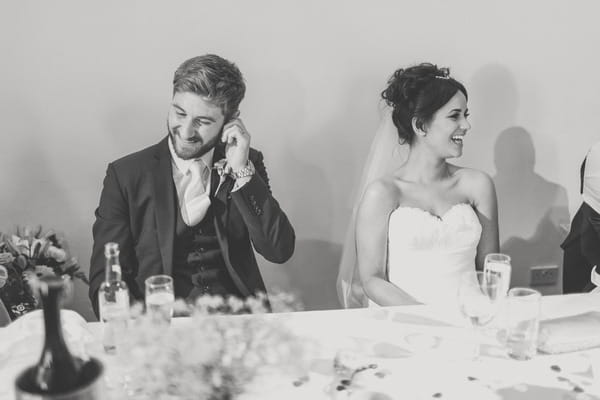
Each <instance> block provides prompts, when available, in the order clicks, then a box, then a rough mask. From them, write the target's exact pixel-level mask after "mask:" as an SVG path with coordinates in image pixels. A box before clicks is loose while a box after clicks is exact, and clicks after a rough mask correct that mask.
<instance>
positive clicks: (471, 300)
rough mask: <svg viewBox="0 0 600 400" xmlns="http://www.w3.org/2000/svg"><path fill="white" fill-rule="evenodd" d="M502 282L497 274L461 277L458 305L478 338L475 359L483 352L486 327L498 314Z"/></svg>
mask: <svg viewBox="0 0 600 400" xmlns="http://www.w3.org/2000/svg"><path fill="white" fill-rule="evenodd" d="M502 288H503V285H502V282H501V281H500V276H499V275H497V274H490V273H487V272H484V271H468V272H465V273H464V274H463V275H462V276H461V280H460V283H459V286H458V304H459V306H460V310H461V312H462V314H463V315H464V316H465V317H466V318H468V319H469V321H470V322H471V326H472V327H473V333H474V336H475V338H476V343H475V359H477V358H478V357H479V355H480V352H481V348H480V347H481V346H480V343H479V342H480V338H481V336H482V335H481V331H482V328H483V327H484V326H486V325H487V324H489V323H490V322H491V321H492V320H493V319H494V316H495V315H496V313H497V312H498V305H499V302H500V300H501V299H502V298H503V296H502Z"/></svg>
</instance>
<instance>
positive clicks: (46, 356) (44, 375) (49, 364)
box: [31, 277, 82, 394]
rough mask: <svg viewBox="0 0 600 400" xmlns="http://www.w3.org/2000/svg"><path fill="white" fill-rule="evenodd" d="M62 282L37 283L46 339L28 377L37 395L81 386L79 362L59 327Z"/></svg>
mask: <svg viewBox="0 0 600 400" xmlns="http://www.w3.org/2000/svg"><path fill="white" fill-rule="evenodd" d="M63 285H64V282H63V280H62V279H61V278H59V277H47V278H42V279H40V288H39V291H40V295H41V298H42V304H43V308H44V326H45V329H46V338H45V340H44V348H43V350H42V356H41V357H40V361H39V362H38V364H37V365H36V366H35V367H34V370H33V371H32V376H31V378H32V379H31V381H32V382H31V383H32V385H33V388H32V389H33V391H34V392H37V393H47V394H55V393H65V392H68V391H71V390H73V389H75V388H76V387H77V386H78V385H79V383H80V376H79V375H80V372H81V367H82V361H81V359H79V358H76V357H73V355H71V353H70V352H69V349H68V348H67V345H66V343H65V340H64V337H63V332H62V327H61V323H60V300H61V296H62V293H63V288H64V286H63Z"/></svg>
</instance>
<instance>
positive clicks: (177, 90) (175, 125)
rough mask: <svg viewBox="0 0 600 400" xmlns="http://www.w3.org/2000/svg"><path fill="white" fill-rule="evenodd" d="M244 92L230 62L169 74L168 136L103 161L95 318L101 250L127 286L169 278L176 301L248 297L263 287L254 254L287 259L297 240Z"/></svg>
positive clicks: (212, 61) (137, 294) (93, 283)
mask: <svg viewBox="0 0 600 400" xmlns="http://www.w3.org/2000/svg"><path fill="white" fill-rule="evenodd" d="M245 91H246V86H245V83H244V80H243V77H242V74H241V72H240V71H239V69H238V68H237V67H236V65H235V64H233V63H231V62H229V61H227V60H225V59H223V58H221V57H219V56H216V55H211V54H209V55H204V56H199V57H194V58H192V59H189V60H187V61H185V62H184V63H183V64H181V66H180V67H179V68H178V69H177V71H175V76H174V78H173V98H172V101H171V106H170V109H169V113H168V119H167V128H168V135H167V137H165V138H164V139H163V140H161V141H160V142H159V143H157V144H155V145H153V146H150V147H147V148H145V149H143V150H141V151H139V152H136V153H133V154H130V155H128V156H125V157H123V158H121V159H119V160H117V161H114V162H112V163H110V164H109V165H108V169H107V171H106V177H105V178H104V187H103V189H102V194H101V196H100V204H99V206H98V208H97V209H96V221H95V223H94V226H93V236H94V245H93V249H92V258H91V264H90V288H89V296H90V299H91V301H92V305H93V308H94V312H95V313H96V316H98V288H99V286H100V284H101V282H102V281H103V280H104V264H105V260H104V244H105V243H107V242H117V243H118V244H119V247H120V250H121V253H120V262H121V268H122V271H123V280H124V281H125V282H126V283H127V285H128V287H129V290H130V293H131V296H132V297H133V298H136V299H139V300H141V299H143V297H144V281H145V279H146V278H148V277H149V276H151V275H156V274H166V275H171V276H172V277H173V281H174V290H175V296H176V297H182V298H186V299H188V300H193V299H194V298H195V297H197V296H200V295H202V294H220V295H235V296H238V297H246V296H249V295H252V294H254V293H255V292H257V291H263V292H264V291H265V285H264V283H263V280H262V278H261V275H260V272H259V269H258V266H257V263H256V258H255V256H254V252H253V249H252V247H253V245H254V248H255V249H256V251H257V252H258V253H260V254H261V255H262V256H263V257H264V258H265V259H267V260H269V261H271V262H274V263H283V262H285V261H286V260H288V259H289V258H290V257H291V256H292V253H293V252H294V244H295V235H294V229H293V228H292V226H291V224H290V222H289V221H288V218H287V217H286V215H285V213H284V212H283V211H282V210H281V208H280V207H279V204H278V203H277V201H276V200H275V198H274V197H273V196H272V194H271V189H270V187H269V178H268V176H267V171H266V169H265V165H264V163H263V156H262V153H260V152H259V151H257V150H255V149H253V148H251V147H250V135H249V133H248V131H247V130H246V127H245V126H244V124H243V122H242V120H241V119H239V110H238V106H239V104H240V102H241V101H242V99H243V98H244V94H245Z"/></svg>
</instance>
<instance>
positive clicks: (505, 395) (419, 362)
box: [0, 293, 600, 400]
mask: <svg viewBox="0 0 600 400" xmlns="http://www.w3.org/2000/svg"><path fill="white" fill-rule="evenodd" d="M591 310H597V311H600V293H594V294H577V295H561V296H544V297H543V298H542V318H544V319H545V318H556V317H562V316H568V315H574V314H577V313H582V312H586V311H591ZM233 318H235V317H233ZM270 318H277V319H281V320H282V321H283V322H284V323H285V324H286V325H287V326H288V327H289V328H290V329H291V330H292V331H293V332H294V333H295V334H296V335H299V336H301V337H305V338H307V340H312V341H314V342H315V343H317V344H318V349H317V350H316V351H315V353H314V354H311V359H310V360H309V363H308V364H307V367H308V374H307V377H308V380H303V381H301V382H300V384H298V381H297V380H296V379H294V377H291V376H287V377H286V376H272V375H266V376H259V378H258V379H257V380H256V381H255V383H254V384H253V385H251V386H250V387H248V390H247V392H246V393H245V394H243V395H242V396H241V398H242V399H259V398H260V399H270V398H273V399H275V398H277V399H281V398H286V399H287V398H306V399H308V398H310V399H328V398H340V399H342V398H377V399H388V398H391V399H395V398H401V399H411V398H414V399H436V398H442V399H454V398H456V399H465V398H478V399H487V398H489V399H561V400H562V399H577V400H584V399H594V398H597V399H600V385H597V384H594V381H593V377H592V371H591V369H590V359H591V357H592V356H595V357H600V356H599V355H598V352H600V350H598V349H593V350H588V351H581V352H575V353H569V354H562V355H541V354H538V356H536V357H535V358H534V359H532V360H529V361H516V360H512V359H509V358H508V357H506V355H505V350H504V349H503V348H502V346H501V345H500V343H499V342H498V340H497V339H496V337H495V336H494V332H495V331H494V330H493V329H490V330H489V331H488V334H487V335H486V336H485V337H484V338H483V345H482V353H483V354H482V356H481V357H480V359H479V360H473V359H472V358H471V357H470V353H469V349H472V348H473V343H472V336H471V331H470V329H469V327H468V326H467V325H466V322H465V320H464V319H463V318H462V317H461V316H460V315H459V314H458V313H457V311H456V309H455V307H453V306H446V307H444V306H438V307H434V306H425V305H421V306H402V307H382V308H370V309H354V310H327V311H307V312H297V313H287V314H285V313H284V314H277V315H273V316H271V317H270ZM39 322H40V321H39ZM186 323H189V320H188V319H186V318H176V319H174V320H173V326H185V324H186ZM31 327H32V325H29V326H23V327H21V332H23V331H24V330H25V328H27V329H29V330H30V331H32V329H31ZM8 329H11V328H10V327H9V328H2V329H0V399H4V398H7V399H9V398H13V397H12V381H13V379H14V376H15V375H16V374H17V373H18V371H20V370H21V369H22V368H23V367H24V366H26V365H29V364H32V363H34V362H35V361H36V360H37V357H38V356H39V349H40V345H39V344H38V345H34V344H35V343H36V340H37V341H38V342H41V335H40V334H39V331H38V332H37V333H33V334H31V332H30V334H26V336H28V338H27V339H25V338H23V339H21V342H20V343H15V344H11V345H10V348H7V346H6V338H7V330H8ZM83 329H85V334H87V335H89V336H90V337H91V338H93V340H94V341H97V342H99V341H100V338H101V332H102V326H101V324H100V323H97V322H92V323H87V324H85V325H84V326H83ZM34 330H35V329H34ZM13 331H14V330H13ZM9 333H10V332H9ZM13 334H14V332H13ZM24 340H27V341H28V343H30V344H28V345H27V346H26V348H24V347H23V343H24V342H23V341H24ZM2 343H4V347H2ZM344 354H351V355H354V356H355V357H358V358H359V360H358V361H359V362H362V363H365V364H366V365H372V366H373V368H369V369H367V370H365V371H364V372H361V373H359V374H357V375H356V378H355V385H353V387H352V389H353V390H352V392H351V395H349V393H350V392H349V391H348V390H341V391H340V390H336V386H337V384H336V382H337V380H336V378H335V374H334V370H333V359H334V358H335V357H336V355H338V356H340V355H342V356H343V355H344ZM111 357H113V356H102V359H103V361H104V362H105V364H106V365H107V370H108V371H111V370H115V369H116V368H118V365H115V364H116V361H115V359H114V358H111ZM295 378H298V377H295ZM294 382H296V385H295V384H294ZM575 386H577V387H581V388H583V389H584V392H583V393H579V392H576V391H574V387H575Z"/></svg>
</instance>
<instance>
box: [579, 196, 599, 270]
mask: <svg viewBox="0 0 600 400" xmlns="http://www.w3.org/2000/svg"><path fill="white" fill-rule="evenodd" d="M585 218H586V220H587V223H588V224H589V228H588V231H587V232H586V233H584V234H583V235H582V238H581V252H582V254H583V256H584V257H585V258H586V259H587V260H588V262H589V264H590V267H592V266H594V265H598V266H600V214H598V213H597V212H595V211H594V210H593V209H592V208H591V207H590V208H589V212H588V213H587V215H586V216H585Z"/></svg>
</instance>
